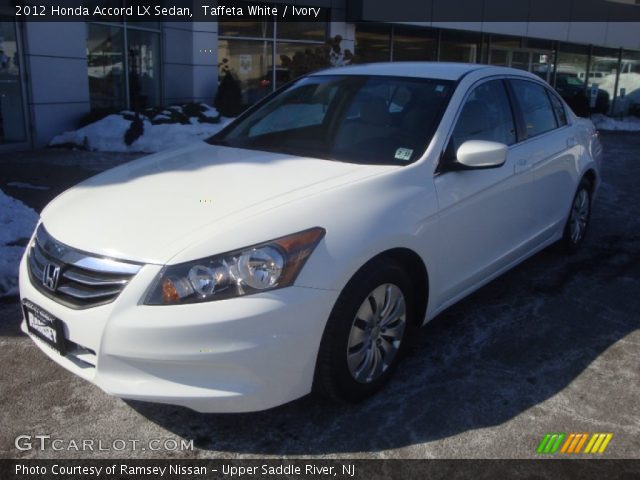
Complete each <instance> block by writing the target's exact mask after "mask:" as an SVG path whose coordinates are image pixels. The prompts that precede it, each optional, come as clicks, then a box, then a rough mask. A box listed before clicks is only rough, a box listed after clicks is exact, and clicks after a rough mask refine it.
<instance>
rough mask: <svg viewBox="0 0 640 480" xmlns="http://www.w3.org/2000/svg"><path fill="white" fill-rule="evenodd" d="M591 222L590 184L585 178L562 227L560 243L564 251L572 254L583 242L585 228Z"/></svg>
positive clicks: (585, 232) (579, 186)
mask: <svg viewBox="0 0 640 480" xmlns="http://www.w3.org/2000/svg"><path fill="white" fill-rule="evenodd" d="M590 220H591V184H590V183H589V181H588V180H587V179H585V178H583V179H582V181H581V182H580V185H578V190H577V191H576V195H575V197H573V203H572V204H571V212H570V213H569V218H568V219H567V223H566V225H565V227H564V233H563V236H562V243H563V244H564V246H565V248H566V250H568V251H569V252H574V251H576V250H577V249H578V247H579V246H580V245H581V244H582V242H583V241H584V237H585V235H586V234H587V228H588V227H589V222H590Z"/></svg>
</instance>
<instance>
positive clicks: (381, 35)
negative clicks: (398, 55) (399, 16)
mask: <svg viewBox="0 0 640 480" xmlns="http://www.w3.org/2000/svg"><path fill="white" fill-rule="evenodd" d="M390 44H391V28H390V27H375V26H373V27H371V26H367V25H356V46H355V49H356V56H355V61H356V62H358V63H375V62H388V61H389V60H391V48H390Z"/></svg>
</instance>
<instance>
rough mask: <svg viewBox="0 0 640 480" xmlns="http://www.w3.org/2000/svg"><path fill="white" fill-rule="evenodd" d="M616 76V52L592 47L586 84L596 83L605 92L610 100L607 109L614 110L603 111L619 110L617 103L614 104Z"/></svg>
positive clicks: (616, 93)
mask: <svg viewBox="0 0 640 480" xmlns="http://www.w3.org/2000/svg"><path fill="white" fill-rule="evenodd" d="M617 77H618V52H617V51H615V50H609V49H600V48H594V49H593V56H592V57H591V68H590V69H589V80H588V84H589V85H593V84H596V85H598V88H599V89H600V90H602V91H604V92H606V93H607V95H608V96H609V101H610V105H609V110H611V109H614V110H615V112H603V113H617V112H618V110H619V105H615V104H616V102H617V99H616V97H617V96H618V93H619V92H616V80H617Z"/></svg>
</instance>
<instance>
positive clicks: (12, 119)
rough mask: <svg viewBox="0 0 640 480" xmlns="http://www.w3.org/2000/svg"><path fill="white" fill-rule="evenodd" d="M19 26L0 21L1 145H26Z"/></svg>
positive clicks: (7, 21)
mask: <svg viewBox="0 0 640 480" xmlns="http://www.w3.org/2000/svg"><path fill="white" fill-rule="evenodd" d="M19 54H20V52H19V51H18V43H17V40H16V25H15V23H14V22H13V21H11V20H10V19H9V18H7V19H4V18H2V17H0V145H1V144H4V143H18V142H25V141H26V140H27V138H26V132H25V128H24V110H23V103H22V85H21V79H20V57H19Z"/></svg>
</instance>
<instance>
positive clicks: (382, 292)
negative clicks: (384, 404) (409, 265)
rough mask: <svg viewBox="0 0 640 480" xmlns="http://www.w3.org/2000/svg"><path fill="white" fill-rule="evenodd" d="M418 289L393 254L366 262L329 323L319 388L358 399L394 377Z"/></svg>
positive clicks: (344, 398)
mask: <svg viewBox="0 0 640 480" xmlns="http://www.w3.org/2000/svg"><path fill="white" fill-rule="evenodd" d="M413 306H414V292H413V288H412V286H411V281H410V279H409V277H408V275H407V274H406V273H405V272H404V270H403V269H402V268H401V267H400V266H399V265H398V264H396V263H395V262H393V261H392V260H389V259H377V260H374V261H372V262H371V263H369V264H367V265H366V266H365V267H363V268H362V269H361V270H360V271H359V272H358V273H357V274H356V275H355V276H354V277H353V278H352V279H351V281H350V282H349V283H348V284H347V286H346V287H345V288H344V290H343V291H342V293H341V294H340V297H339V298H338V301H337V302H336V305H335V306H334V308H333V311H332V312H331V315H330V317H329V320H328V321H327V326H326V328H325V332H324V335H323V337H322V342H321V345H320V352H319V354H318V361H317V365H316V376H315V381H314V389H315V390H316V391H317V392H319V393H321V394H323V395H324V396H327V397H330V398H332V399H335V400H341V401H348V402H356V401H360V400H363V399H364V398H366V397H368V396H370V395H372V394H373V393H375V392H376V391H378V390H379V389H380V388H382V387H383V386H384V384H385V383H386V382H387V381H388V380H389V378H390V377H391V375H392V373H393V371H394V370H395V368H396V367H397V364H398V361H399V360H400V358H401V356H402V354H403V353H404V351H405V349H406V346H407V343H408V339H409V338H410V334H409V332H410V331H411V330H412V328H413V326H414V325H415V319H414V308H413Z"/></svg>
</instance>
